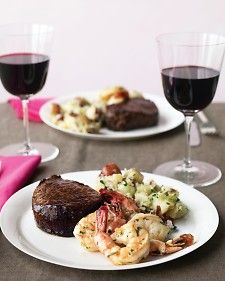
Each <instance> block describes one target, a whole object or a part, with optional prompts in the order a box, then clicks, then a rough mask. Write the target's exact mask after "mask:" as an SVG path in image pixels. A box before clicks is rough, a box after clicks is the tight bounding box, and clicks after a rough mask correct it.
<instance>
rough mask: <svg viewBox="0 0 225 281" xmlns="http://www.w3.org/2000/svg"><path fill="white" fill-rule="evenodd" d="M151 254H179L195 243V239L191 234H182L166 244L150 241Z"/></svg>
mask: <svg viewBox="0 0 225 281" xmlns="http://www.w3.org/2000/svg"><path fill="white" fill-rule="evenodd" d="M150 242H151V243H150V254H151V255H165V254H172V253H175V252H178V251H180V250H182V249H184V248H186V247H189V246H191V245H192V244H193V243H194V237H193V235H191V234H182V235H180V236H178V237H176V238H174V239H172V240H168V241H166V242H165V243H164V242H162V241H159V240H154V239H152V240H151V241H150Z"/></svg>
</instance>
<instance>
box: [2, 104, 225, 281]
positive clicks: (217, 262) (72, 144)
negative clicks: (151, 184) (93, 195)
mask: <svg viewBox="0 0 225 281" xmlns="http://www.w3.org/2000/svg"><path fill="white" fill-rule="evenodd" d="M208 112H209V114H210V117H211V118H212V120H214V121H215V123H216V124H217V125H218V128H219V130H220V133H221V134H220V136H219V137H209V136H207V137H206V136H204V137H203V142H202V145H201V147H198V148H193V150H192V155H193V158H195V159H198V160H204V161H208V162H210V163H212V164H215V165H217V166H218V167H220V169H221V170H222V173H223V174H225V147H224V145H225V142H224V138H225V122H224V120H225V104H213V105H211V106H210V107H209V108H208ZM0 116H1V122H0V132H1V137H0V147H2V146H4V145H6V144H8V143H12V142H16V141H18V142H20V141H22V140H23V130H22V122H21V120H17V119H16V118H15V116H14V113H13V112H12V110H11V109H10V108H9V106H8V105H6V104H1V105H0ZM30 127H31V128H30V131H31V136H32V140H34V141H45V142H50V143H53V144H55V145H57V146H58V147H59V148H60V155H59V156H58V158H57V159H55V160H54V161H52V162H49V163H46V164H42V165H41V166H40V167H39V168H38V169H37V171H36V173H35V174H34V176H33V177H32V179H31V182H32V181H36V180H40V179H42V178H44V177H47V176H49V175H52V174H61V173H66V172H72V171H78V170H89V169H101V167H102V166H103V165H104V164H105V163H107V162H112V161H114V162H116V163H118V165H119V166H120V167H122V168H125V167H136V168H139V169H141V170H142V171H147V172H151V171H152V169H154V168H155V167H156V166H157V165H158V164H160V163H163V162H165V161H168V160H174V159H181V158H182V156H183V151H184V132H183V127H182V126H180V127H179V128H177V129H175V130H172V131H170V132H167V133H164V134H161V135H157V136H153V137H149V138H146V139H142V140H136V141H124V142H122V141H120V142H102V141H90V140H81V139H79V138H75V137H73V136H69V135H66V134H62V133H60V132H58V131H56V130H53V129H50V128H49V127H47V126H46V125H44V124H38V123H31V126H30ZM224 185H225V180H224V177H223V178H222V179H221V180H220V182H218V183H216V184H214V185H212V186H210V187H207V188H201V189H200V190H201V191H202V192H203V193H204V194H206V195H207V196H208V197H209V198H210V200H211V201H212V202H213V203H214V204H215V206H216V207H217V210H218V212H219V214H220V225H219V228H218V230H217V232H216V234H215V235H214V236H213V238H212V239H210V241H209V242H208V243H206V244H205V245H204V246H202V247H201V248H200V249H198V250H196V251H194V252H193V253H191V254H189V255H186V256H184V257H182V258H179V259H177V260H174V261H171V262H168V263H165V264H161V265H158V266H154V267H147V268H143V269H135V270H128V271H105V272H104V271H101V272H100V271H88V270H78V269H72V268H66V267H61V266H57V265H54V264H50V263H47V262H44V261H40V260H37V259H35V258H32V257H30V256H28V255H26V254H24V253H23V252H20V251H19V250H17V249H16V248H15V247H13V246H12V245H11V244H10V243H9V242H8V241H7V240H6V238H5V237H4V236H3V234H2V233H1V232H0V280H1V281H3V280H7V281H8V280H29V281H37V280H46V281H49V280H54V281H58V280H60V281H64V280H76V281H78V280H82V281H86V280H99V281H100V280H108V281H110V280H118V281H119V280H129V281H132V280H157V281H161V280H177V281H178V280H179V281H181V280H182V281H185V280H202V281H207V280H210V281H212V280H225V235H224V218H225V186H224ZM199 208H201V206H199ZM206 215H207V214H206ZM206 224H207V216H206Z"/></svg>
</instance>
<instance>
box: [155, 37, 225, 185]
mask: <svg viewBox="0 0 225 281" xmlns="http://www.w3.org/2000/svg"><path fill="white" fill-rule="evenodd" d="M157 43H158V54H159V62H160V68H161V77H162V84H163V89H164V94H165V97H166V99H167V101H168V102H169V103H170V104H171V105H172V106H173V107H174V108H175V109H177V110H179V111H180V112H182V113H183V114H184V116H185V132H186V147H185V157H184V160H183V162H182V161H171V162H167V163H163V164H161V165H160V166H158V167H157V168H156V169H155V170H154V172H155V173H157V174H161V175H165V176H169V177H172V178H176V179H178V180H181V181H183V182H185V183H187V184H190V185H192V186H194V187H200V186H207V185H210V184H213V183H215V182H217V181H218V180H219V179H220V178H221V171H220V170H219V169H218V168H217V167H215V166H213V165H211V164H209V163H206V162H201V161H191V157H190V144H189V140H190V128H191V122H192V120H193V117H194V115H195V114H196V113H197V112H198V111H200V110H202V109H204V108H205V107H206V106H208V105H209V104H210V103H211V101H212V100H213V98H214V95H215V92H216V88H217V83H218V80H219V75H220V71H221V66H222V62H223V57H224V47H225V38H224V37H223V36H220V35H216V34H208V33H196V32H187V33H170V34H163V35H159V36H158V37H157Z"/></svg>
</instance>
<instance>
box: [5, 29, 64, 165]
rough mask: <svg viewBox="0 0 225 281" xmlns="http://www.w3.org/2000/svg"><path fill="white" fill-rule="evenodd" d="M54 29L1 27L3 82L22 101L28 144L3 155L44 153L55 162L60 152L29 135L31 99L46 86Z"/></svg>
mask: <svg viewBox="0 0 225 281" xmlns="http://www.w3.org/2000/svg"><path fill="white" fill-rule="evenodd" d="M52 35H53V28H52V27H50V26H48V25H41V24H10V25H5V26H1V27H0V42H1V44H0V79H1V82H2V85H3V87H4V88H5V89H6V91H7V92H9V93H10V94H12V95H14V96H18V97H19V98H20V99H21V101H22V107H23V124H24V134H25V141H24V145H21V144H10V145H8V146H6V147H3V148H1V149H0V154H1V155H11V154H21V155H36V154H41V156H42V162H46V161H49V160H52V159H54V158H55V157H56V156H57V155H58V153H59V150H58V148H57V147H55V146H54V145H52V144H47V143H32V144H31V141H30V134H29V118H28V103H29V98H30V97H31V96H33V95H35V94H37V93H38V92H39V91H41V90H42V88H43V87H44V85H45V82H46V78H47V74H48V68H49V61H50V49H51V44H52Z"/></svg>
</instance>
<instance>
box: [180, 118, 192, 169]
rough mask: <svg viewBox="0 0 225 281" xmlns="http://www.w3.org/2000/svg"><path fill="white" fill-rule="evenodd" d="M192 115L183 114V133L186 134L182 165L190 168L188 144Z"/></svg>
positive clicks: (189, 148) (189, 147)
mask: <svg viewBox="0 0 225 281" xmlns="http://www.w3.org/2000/svg"><path fill="white" fill-rule="evenodd" d="M193 118H194V116H189V115H188V116H187V115H185V122H184V127H185V134H186V142H185V156H184V160H183V165H184V168H185V169H188V168H191V167H192V164H191V146H190V131H191V123H192V120H193Z"/></svg>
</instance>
